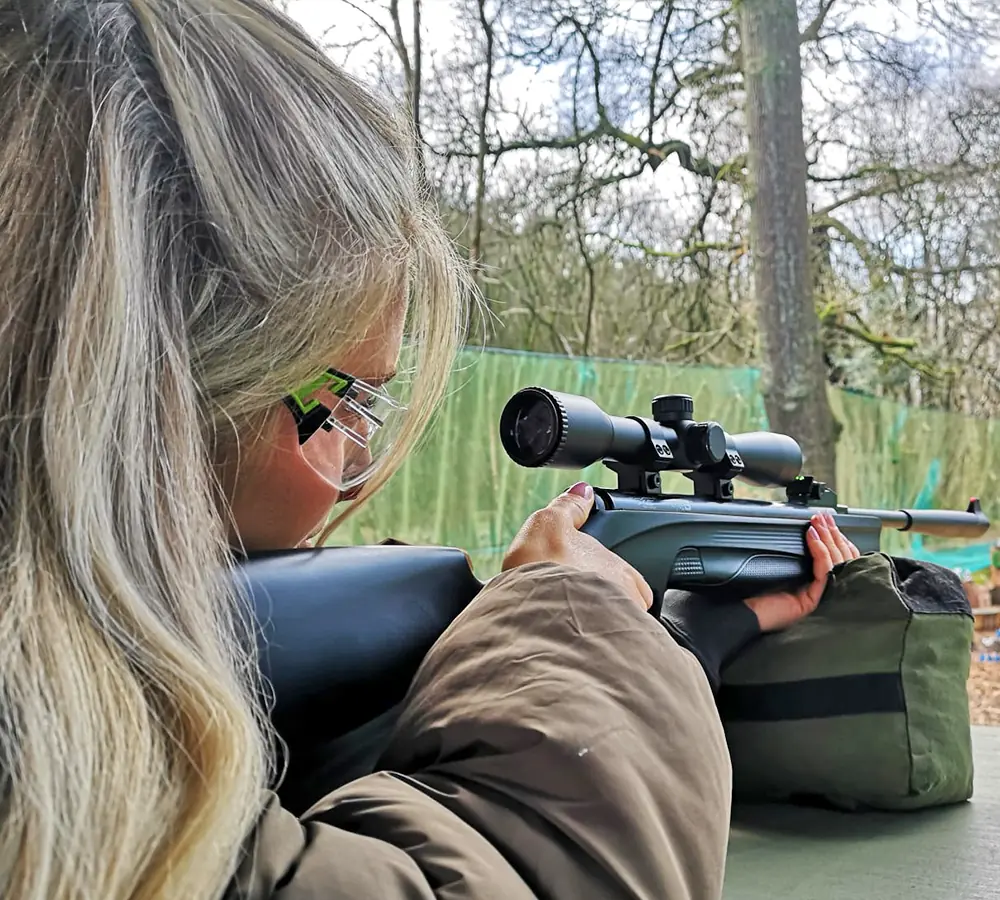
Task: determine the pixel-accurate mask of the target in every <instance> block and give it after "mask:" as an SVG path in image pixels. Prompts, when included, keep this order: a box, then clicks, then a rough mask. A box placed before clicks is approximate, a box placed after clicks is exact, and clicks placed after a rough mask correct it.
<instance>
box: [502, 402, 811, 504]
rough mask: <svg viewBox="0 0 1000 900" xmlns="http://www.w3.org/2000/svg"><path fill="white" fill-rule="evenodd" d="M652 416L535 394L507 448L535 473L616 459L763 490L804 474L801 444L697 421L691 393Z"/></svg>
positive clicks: (510, 410)
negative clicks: (728, 479) (611, 411)
mask: <svg viewBox="0 0 1000 900" xmlns="http://www.w3.org/2000/svg"><path fill="white" fill-rule="evenodd" d="M652 412H653V418H652V419H645V418H641V417H639V416H625V417H623V416H610V415H608V414H607V413H606V412H604V410H602V409H601V408H600V407H599V406H598V405H597V404H596V403H594V401H593V400H590V399H588V398H587V397H580V396H577V395H576V394H563V393H559V392H557V391H550V390H547V389H546V388H540V387H529V388H524V389H523V390H520V391H518V392H517V393H516V394H514V396H513V397H511V398H510V400H508V401H507V405H506V406H505V407H504V410H503V413H502V414H501V416H500V441H501V443H502V444H503V448H504V450H505V451H506V453H507V455H508V456H509V457H510V458H511V459H512V460H513V461H514V462H516V463H517V464H518V465H521V466H525V467H527V468H538V467H541V466H553V467H555V468H563V469H584V468H586V467H587V466H589V465H592V464H593V463H595V462H598V461H601V460H604V461H611V460H613V461H615V462H618V463H622V464H624V465H626V466H635V467H639V468H643V469H645V470H647V471H677V472H704V473H707V474H718V475H720V476H722V477H739V478H741V479H743V480H744V481H748V482H750V483H752V484H757V485H760V486H762V487H785V486H787V485H788V484H789V483H791V482H792V481H793V480H794V479H795V478H796V476H798V474H799V473H800V472H801V470H802V450H801V448H800V447H799V445H798V443H796V441H795V440H794V439H793V438H791V437H788V436H787V435H784V434H773V433H771V432H768V431H755V432H748V433H745V434H734V435H731V434H727V433H726V431H725V429H724V428H723V427H722V426H721V425H720V424H719V423H718V422H696V421H694V418H693V416H694V402H693V401H692V399H691V398H690V397H689V396H687V395H686V394H668V395H664V396H660V397H656V398H655V399H654V400H653V403H652Z"/></svg>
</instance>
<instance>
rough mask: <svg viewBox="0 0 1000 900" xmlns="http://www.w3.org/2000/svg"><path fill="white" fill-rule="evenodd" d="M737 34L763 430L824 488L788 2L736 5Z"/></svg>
mask: <svg viewBox="0 0 1000 900" xmlns="http://www.w3.org/2000/svg"><path fill="white" fill-rule="evenodd" d="M740 26H741V27H740V33H741V35H742V61H743V71H744V83H745V86H746V133H747V140H748V146H749V175H750V195H751V199H750V209H751V214H750V234H751V248H752V254H753V272H754V285H755V287H756V295H757V308H758V310H759V313H760V318H759V327H760V335H761V342H762V348H763V352H762V353H761V357H760V362H761V375H762V387H763V395H764V403H765V406H766V408H767V414H768V420H769V424H770V426H771V428H772V429H773V430H775V431H780V432H782V433H784V434H790V435H792V436H793V437H795V438H796V439H797V440H798V441H799V443H800V444H801V446H802V451H803V455H804V457H805V461H806V468H807V471H809V472H810V473H812V474H813V475H815V476H816V477H817V478H819V479H820V480H822V481H826V482H827V483H833V481H834V479H835V475H836V456H835V448H836V441H835V437H834V421H833V413H832V412H831V410H830V402H829V398H828V397H827V392H826V386H827V378H826V364H825V362H824V359H823V348H822V345H821V343H820V330H819V319H818V317H817V315H816V304H815V302H814V300H813V291H812V278H811V274H810V259H809V257H810V235H809V214H808V209H807V204H806V152H805V143H804V140H803V137H802V66H801V61H800V57H799V29H798V13H797V10H796V7H795V0H743V3H742V8H741V15H740Z"/></svg>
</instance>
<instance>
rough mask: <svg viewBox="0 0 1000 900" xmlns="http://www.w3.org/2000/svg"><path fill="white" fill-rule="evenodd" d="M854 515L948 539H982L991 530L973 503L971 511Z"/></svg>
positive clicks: (895, 511)
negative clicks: (872, 517)
mask: <svg viewBox="0 0 1000 900" xmlns="http://www.w3.org/2000/svg"><path fill="white" fill-rule="evenodd" d="M847 512H848V513H849V514H850V515H859V516H874V517H875V518H876V519H879V520H880V521H881V522H882V524H883V526H885V527H886V528H895V529H897V530H898V531H915V532H916V533H917V534H927V535H931V536H934V537H944V538H974V537H982V535H984V534H986V532H987V531H989V528H990V520H989V519H988V518H987V517H986V516H985V515H984V514H983V511H982V509H981V508H980V506H979V501H978V500H976V499H973V500H971V501H970V502H969V507H968V509H966V510H964V511H962V510H957V509H893V510H889V509H855V508H853V507H851V508H850V509H848V510H847Z"/></svg>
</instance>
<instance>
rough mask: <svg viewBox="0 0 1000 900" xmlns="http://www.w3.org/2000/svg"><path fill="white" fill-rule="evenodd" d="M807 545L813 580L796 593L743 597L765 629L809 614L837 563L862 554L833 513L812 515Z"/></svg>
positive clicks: (788, 623)
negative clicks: (839, 526)
mask: <svg viewBox="0 0 1000 900" xmlns="http://www.w3.org/2000/svg"><path fill="white" fill-rule="evenodd" d="M806 547H807V548H808V550H809V553H810V555H811V556H812V560H813V580H812V583H810V584H808V585H806V586H805V587H804V588H802V589H801V590H798V591H796V592H794V593H792V592H786V593H779V594H765V595H763V596H761V597H753V598H751V599H749V600H744V601H743V602H744V603H746V605H747V606H749V607H750V609H752V610H753V612H754V614H755V615H756V616H757V621H758V622H759V623H760V630H761V631H780V630H781V629H783V628H787V627H788V626H789V625H792V624H793V623H795V622H797V621H798V620H799V619H803V618H805V617H806V616H808V615H809V614H810V613H811V612H813V610H815V609H816V607H817V606H818V605H819V601H820V598H821V597H822V596H823V591H825V590H826V583H827V580H828V579H829V577H830V571H831V570H832V569H833V567H834V566H836V565H839V564H840V563H843V562H847V561H848V560H849V559H857V558H858V557H859V556H860V555H861V553H860V552H859V551H858V548H857V547H855V546H854V544H852V543H851V542H850V541H849V540H848V539H847V538H846V537H844V535H843V533H842V532H841V530H840V529H839V528H838V527H837V523H836V522H835V521H834V519H833V516H832V515H830V513H821V514H819V515H815V516H813V517H812V524H811V525H810V526H809V529H808V530H807V531H806Z"/></svg>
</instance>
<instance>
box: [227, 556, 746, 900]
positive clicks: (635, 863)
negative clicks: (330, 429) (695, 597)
mask: <svg viewBox="0 0 1000 900" xmlns="http://www.w3.org/2000/svg"><path fill="white" fill-rule="evenodd" d="M730 793H731V772H730V766H729V757H728V754H727V751H726V745H725V738H724V734H723V730H722V726H721V723H720V722H719V718H718V714H717V712H716V709H715V704H714V700H713V696H712V692H711V689H710V687H709V684H708V681H707V679H706V678H705V675H704V673H703V671H702V668H701V666H700V664H699V662H698V661H697V659H696V658H695V657H694V656H693V655H692V654H691V653H689V652H688V651H687V650H685V649H682V648H681V647H680V646H679V645H678V644H677V643H676V642H675V641H674V639H673V638H672V637H671V635H670V634H669V632H668V631H667V630H666V629H664V628H663V626H662V625H660V624H659V623H657V622H656V621H655V619H653V618H652V617H651V616H649V615H646V614H645V613H643V612H642V611H641V610H639V609H638V608H637V607H636V606H635V604H634V603H633V602H632V601H631V600H629V599H628V598H627V597H626V596H625V594H624V593H623V592H622V591H621V590H620V589H619V588H617V587H616V586H615V585H614V584H612V583H611V582H608V581H606V580H604V579H602V578H600V577H598V576H595V575H592V574H587V573H582V572H579V571H576V570H573V569H569V568H565V567H561V566H557V565H553V564H548V563H545V564H535V565H530V566H524V567H522V568H519V569H516V570H513V571H510V572H506V573H504V574H503V575H501V576H499V577H498V578H496V579H494V580H493V581H492V582H491V583H490V584H489V585H488V587H487V588H486V589H484V591H483V592H482V593H481V594H480V596H479V597H478V598H477V599H476V601H475V602H474V603H473V604H472V605H471V606H470V607H469V608H468V609H467V610H466V611H465V612H463V613H462V615H461V616H459V618H458V619H456V621H455V622H454V623H453V624H452V626H451V627H450V628H449V630H448V631H447V632H446V633H445V634H444V635H443V636H442V637H441V638H440V639H439V641H438V642H437V643H436V644H435V645H434V647H433V648H432V649H431V651H430V653H429V654H428V656H427V658H426V659H425V660H424V662H423V665H422V667H421V669H420V671H419V672H418V674H417V677H416V679H415V681H414V683H413V685H412V687H411V690H410V692H409V695H408V698H407V701H406V704H405V707H404V710H403V713H402V715H401V717H400V720H399V722H398V724H397V727H396V730H395V733H394V737H393V739H392V742H391V745H390V747H389V749H388V751H387V752H386V754H385V755H384V758H383V760H382V764H381V766H380V771H379V772H377V773H376V774H374V775H370V776H367V777H365V778H361V779H359V780H358V781H355V782H352V783H350V784H348V785H346V786H344V787H343V788H341V789H339V790H337V791H335V792H334V793H332V794H330V795H329V796H327V797H325V798H324V799H323V800H321V801H320V802H319V803H317V804H316V805H315V806H314V807H313V808H312V809H311V810H310V811H309V812H308V813H307V814H306V815H305V816H304V817H303V818H302V819H301V820H297V819H295V818H294V817H293V816H292V815H291V814H290V813H287V812H286V811H284V810H282V809H281V807H280V806H278V805H277V801H274V802H273V803H272V805H271V806H270V807H269V808H268V809H267V811H266V813H265V815H264V817H263V819H262V821H261V823H260V826H259V828H258V829H257V832H256V835H255V840H254V844H255V852H254V853H252V854H251V855H250V856H249V857H248V859H247V860H246V862H245V864H244V866H243V868H242V870H241V872H240V875H239V877H238V880H237V882H236V884H237V886H238V887H239V889H240V890H241V891H242V892H241V893H238V894H234V895H233V896H234V897H235V896H240V897H249V898H253V900H263V898H269V897H275V898H282V900H305V898H330V900H341V898H345V900H346V898H349V897H350V898H356V900H368V898H371V900H375V898H378V900H403V898H413V900H417V898H420V900H423V898H427V900H444V898H448V900H452V898H456V900H458V898H463V900H465V898H494V897H495V898H504V900H521V898H524V900H528V898H547V900H549V898H550V900H560V898H566V900H591V898H593V900H598V898H600V900H617V898H622V900H624V898H629V900H715V898H718V897H719V896H720V895H721V889H722V877H723V869H724V863H725V852H726V844H727V839H728V830H729V803H730Z"/></svg>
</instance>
